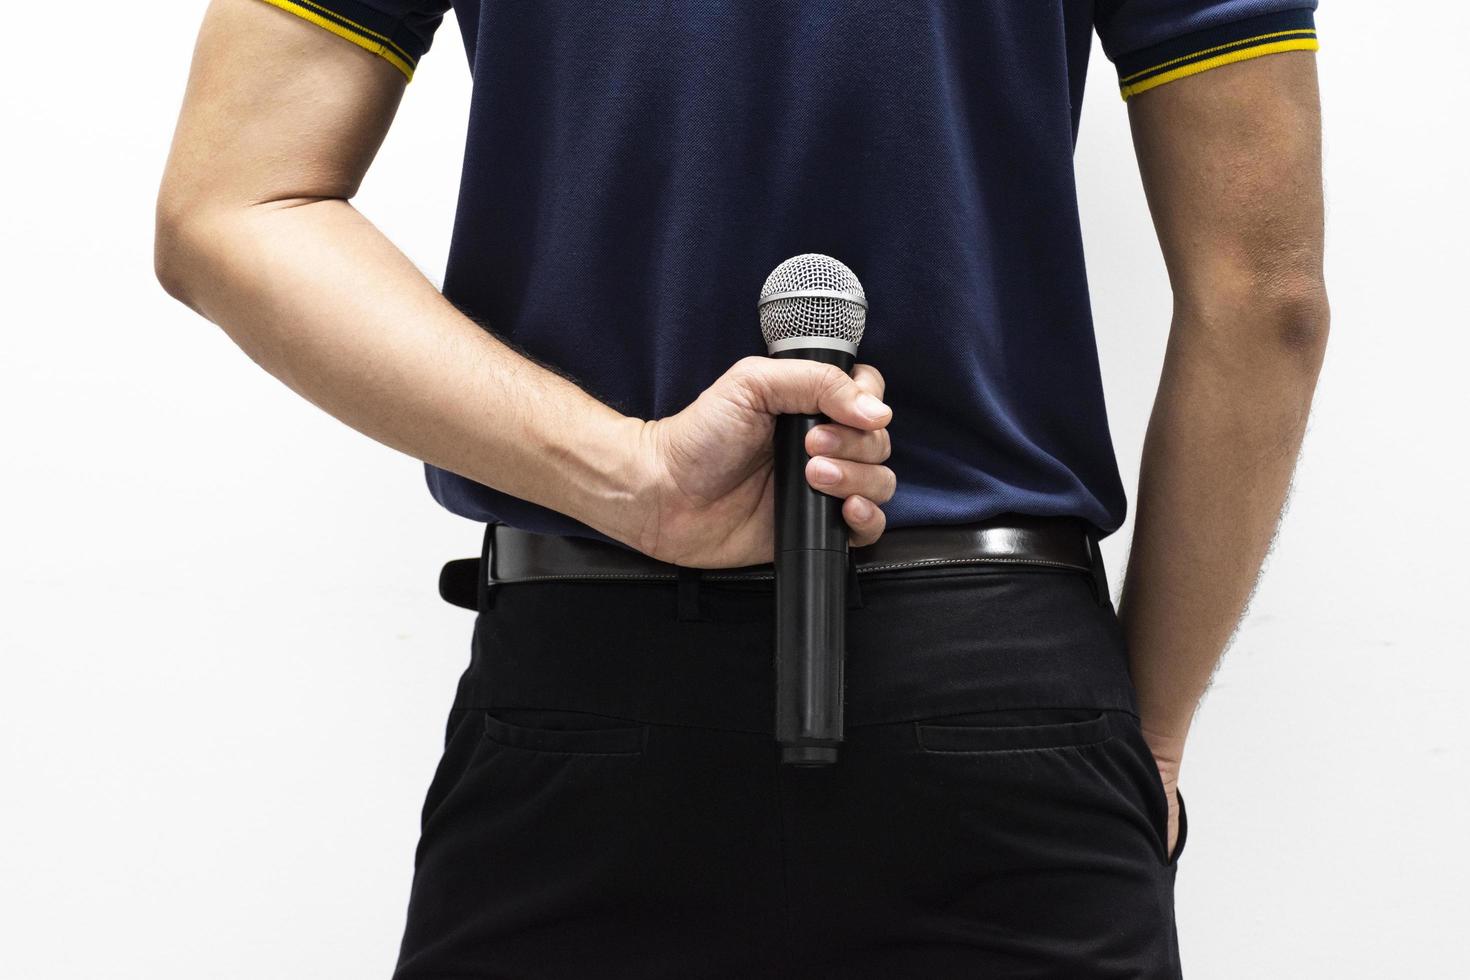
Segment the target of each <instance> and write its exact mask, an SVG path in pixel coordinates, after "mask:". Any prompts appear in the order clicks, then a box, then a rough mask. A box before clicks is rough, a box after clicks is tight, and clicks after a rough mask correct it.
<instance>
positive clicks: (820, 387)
mask: <svg viewBox="0 0 1470 980" xmlns="http://www.w3.org/2000/svg"><path fill="white" fill-rule="evenodd" d="M813 381H814V382H815V384H816V388H817V393H818V394H819V395H835V394H837V393H838V392H840V391H842V389H843V388H845V387H847V386H848V385H850V384H852V378H850V377H848V376H847V374H846V373H845V372H844V371H843V370H842V369H841V368H839V367H837V366H836V365H835V364H819V365H817V370H816V372H815V373H814V374H813Z"/></svg>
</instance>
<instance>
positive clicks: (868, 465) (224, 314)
mask: <svg viewBox="0 0 1470 980" xmlns="http://www.w3.org/2000/svg"><path fill="white" fill-rule="evenodd" d="M403 89H404V77H403V75H402V73H400V72H399V71H398V70H397V69H396V68H394V67H393V66H391V65H390V64H388V63H387V62H386V61H384V60H383V59H381V58H378V57H376V56H374V55H373V54H371V53H369V52H366V51H364V50H362V49H360V48H358V47H356V46H354V45H352V44H348V43H345V42H344V41H342V40H341V39H340V38H337V37H334V36H332V35H331V34H329V33H327V32H326V31H323V30H320V29H318V28H317V27H315V26H313V25H311V24H308V23H306V22H305V21H303V20H300V19H298V18H296V17H293V16H291V15H290V14H287V13H285V12H283V11H281V10H278V9H276V8H275V7H273V6H270V5H268V4H265V3H261V2H259V0H213V2H212V3H211V5H210V7H209V10H208V12H207V14H206V15H205V18H204V24H203V26H202V28H201V30H200V34H199V40H198V45H197V47H196V49H195V53H194V62H193V67H192V69H191V72H190V77H189V84H188V88H187V91H186V94H185V98H184V105H183V110H182V112H181V114H180V118H179V123H178V129H177V132H176V134H175V138H174V144H173V148H172V151H171V153H170V156H169V161H168V165H167V169H166V172H165V174H164V179H163V186H162V188H161V190H160V193H159V200H158V227H157V240H156V266H157V272H158V276H159V279H160V281H161V282H162V283H163V284H164V286H165V288H166V289H168V291H169V292H170V293H171V294H172V295H174V296H175V297H177V298H179V299H180V300H182V301H183V302H185V303H187V304H188V305H189V306H191V307H192V308H193V309H195V310H196V311H198V312H199V313H201V314H202V315H203V316H205V317H206V318H208V319H209V320H212V321H213V322H215V323H216V324H218V325H219V326H220V327H222V328H223V329H224V330H225V331H226V332H227V333H228V334H229V335H230V337H231V338H232V339H233V340H234V341H235V342H236V343H237V344H239V346H240V347H241V348H242V349H244V350H245V352H246V353H247V354H249V355H250V357H251V358H253V359H254V360H255V361H256V362H257V363H258V364H260V365H261V366H262V367H264V368H265V369H266V370H267V371H269V372H270V373H271V374H273V375H274V376H276V377H277V378H279V379H280V380H281V381H283V382H284V383H286V384H287V385H289V386H290V387H291V388H292V389H293V390H295V391H296V392H297V393H299V394H301V395H302V396H304V397H305V398H307V399H309V400H310V401H312V402H313V403H315V404H316V405H318V406H320V407H321V408H323V409H324V410H326V411H327V412H329V413H331V414H332V415H334V416H336V417H337V418H339V419H341V420H342V421H344V422H346V423H348V424H349V425H352V426H353V427H354V428H356V429H358V430H360V431H362V432H364V433H366V434H367V435H369V436H371V437H372V438H374V439H377V440H378V441H380V442H383V443H385V444H387V445H389V446H392V447H394V448H396V449H399V450H401V451H403V452H405V453H408V454H410V455H412V456H414V457H415V458H417V459H421V460H424V461H427V462H429V463H432V464H435V465H437V466H440V467H443V468H445V469H448V470H450V471H453V472H455V473H459V474H462V475H464V476H467V477H469V478H471V479H474V480H477V481H478V482H480V483H483V484H485V485H487V486H490V487H494V488H495V489H498V490H502V491H504V492H507V493H510V494H513V495H515V496H518V497H522V498H524V499H527V500H531V501H534V502H536V503H539V504H543V505H545V506H547V507H550V508H552V509H554V510H558V511H561V512H562V513H565V514H568V515H570V516H572V517H574V518H576V519H578V520H581V521H583V522H584V523H586V524H588V525H589V526H591V527H593V528H596V529H597V530H599V531H602V532H603V533H605V534H608V535H609V536H610V537H613V538H615V539H617V540H620V541H623V542H624V543H627V544H630V545H633V546H634V547H641V548H643V549H644V550H647V551H650V553H653V552H654V551H658V552H660V554H659V555H658V556H659V557H666V558H669V559H670V560H674V559H678V560H682V561H686V562H688V563H690V564H696V563H697V564H705V565H711V564H725V563H729V564H743V563H747V562H755V561H758V560H761V559H762V558H763V557H765V558H768V557H769V555H766V554H762V549H764V550H765V551H767V552H768V551H769V550H770V547H771V544H770V542H771V536H770V535H767V534H764V531H765V528H766V527H767V526H768V525H769V514H768V513H766V511H764V510H762V509H761V504H762V499H763V497H762V493H761V482H762V480H764V479H765V477H766V475H767V474H768V471H769V465H768V460H767V459H766V458H765V457H768V456H769V447H768V443H769V440H768V439H766V440H765V442H764V443H763V442H762V436H763V433H762V431H761V425H762V424H764V422H768V421H769V419H770V418H771V417H772V413H776V412H796V411H815V410H820V411H823V412H825V413H826V414H827V415H829V416H831V417H832V418H834V419H835V420H837V421H838V422H840V423H845V425H837V426H835V428H836V429H837V430H840V431H841V432H843V433H845V434H846V442H845V443H844V446H843V448H841V449H840V450H838V451H834V452H832V453H830V454H829V456H830V457H831V458H832V459H833V461H834V462H835V463H836V464H837V465H838V466H839V467H840V468H841V469H842V470H843V473H844V479H842V480H840V481H839V482H838V483H837V484H836V485H827V486H823V487H819V488H818V489H821V490H823V491H824V492H827V493H830V494H832V495H834V496H836V495H842V496H847V497H851V498H852V499H851V500H849V502H848V509H847V511H846V514H847V516H848V518H849V523H850V524H852V525H853V529H854V533H855V538H856V539H857V540H858V542H859V543H865V542H866V541H870V540H874V539H876V537H877V536H878V534H880V533H881V532H882V527H883V517H882V514H881V512H880V511H878V510H877V508H876V507H870V506H866V505H865V504H864V503H863V501H867V502H870V503H882V502H884V501H886V500H887V499H888V496H889V495H891V493H892V489H891V487H890V486H889V484H891V482H892V474H891V472H889V471H887V468H886V467H881V466H878V465H876V464H877V463H880V462H881V459H880V458H879V453H878V450H879V449H883V453H882V455H886V448H885V447H886V432H885V431H883V429H884V427H885V426H886V425H887V422H888V417H887V411H886V409H885V410H884V413H883V415H882V417H881V418H876V419H875V418H873V417H870V416H868V415H864V414H862V413H860V412H859V411H858V409H857V407H856V406H857V399H858V397H859V396H861V395H862V394H863V393H864V392H865V391H866V392H868V393H870V394H876V395H880V396H881V394H882V379H881V378H880V377H879V376H878V375H877V373H876V372H874V371H871V370H868V371H866V372H860V376H859V378H858V380H857V381H853V380H851V379H848V378H846V377H845V376H842V375H841V372H840V371H836V370H835V369H831V370H830V371H828V370H823V369H822V368H821V367H819V366H812V365H806V366H793V365H794V362H789V361H788V362H775V361H772V360H770V359H767V358H754V359H750V362H749V363H745V364H742V365H739V366H737V367H738V369H732V372H731V374H730V375H729V376H728V377H727V378H726V379H722V385H721V386H718V391H716V388H715V387H712V388H711V391H712V392H715V395H714V396H711V397H709V398H705V399H704V400H703V402H702V403H701V404H700V408H699V410H698V411H693V412H691V411H686V412H683V413H680V414H679V415H678V416H670V417H669V419H666V420H659V421H660V422H661V423H662V424H660V425H659V426H657V427H655V426H653V424H652V423H651V422H648V421H646V420H641V419H635V418H628V417H625V416H623V415H621V414H620V413H618V412H617V411H615V410H613V409H612V408H610V407H608V406H606V405H604V404H602V403H601V402H599V401H597V400H596V399H594V398H593V397H591V396H590V395H588V394H587V393H586V392H584V391H582V390H581V389H580V388H578V387H577V386H576V385H575V384H574V383H572V382H571V381H569V380H567V379H566V378H564V377H562V376H561V375H559V374H557V373H556V372H554V371H551V370H548V369H546V368H543V367H541V366H540V365H538V364H536V363H534V362H533V361H531V360H530V359H528V358H526V357H523V356H522V355H521V354H519V353H518V352H516V351H515V350H513V349H511V348H510V347H508V346H507V345H506V344H503V343H501V342H500V341H498V340H497V339H495V337H494V336H493V335H492V334H490V333H488V332H487V331H485V330H484V329H482V328H481V327H480V326H479V325H477V324H476V323H474V322H473V321H471V320H470V319H469V318H467V317H466V316H464V315H463V314H462V313H460V312H459V310H458V309H456V308H455V307H454V305H453V304H451V303H450V302H449V301H448V300H446V299H445V298H444V297H443V296H442V295H440V293H439V291H438V290H437V289H436V288H435V287H434V285H433V284H432V283H431V282H429V280H428V279H426V278H425V277H424V276H423V275H422V274H421V273H420V272H419V271H418V269H416V268H415V267H414V266H413V264H412V263H410V262H409V261H408V259H407V258H405V257H404V255H403V254H402V253H401V252H399V251H398V249H397V248H395V247H394V246H393V244H392V243H391V242H389V241H388V240H387V239H386V238H385V237H384V236H383V235H382V233H381V232H379V231H378V229H377V228H375V227H374V226H373V225H372V224H371V222H369V221H368V220H367V219H366V218H364V217H363V216H362V214H360V213H359V212H358V211H357V210H356V209H355V208H354V207H353V206H352V205H351V204H350V203H348V199H349V198H351V197H352V196H353V194H355V193H356V191H357V188H358V185H359V183H360V182H361V180H362V177H363V175H364V173H365V172H366V170H367V167H368V165H369V164H370V163H371V161H372V158H373V156H374V154H375V153H376V152H377V149H378V147H379V145H380V144H381V142H382V140H383V138H384V135H385V134H386V132H387V130H388V126H389V124H390V122H391V121H392V118H393V115H394V112H395V110H396V108H397V105H398V102H399V99H400V97H401V95H402V93H403ZM492 326H493V325H492ZM834 372H835V374H836V375H838V377H833V376H832V374H833V373H834ZM732 403H733V404H732ZM803 406H805V407H803ZM818 406H821V407H820V408H819V407H818ZM732 428H736V429H739V433H732V432H731V431H730V430H731V429H732ZM854 430H859V431H854ZM863 433H865V435H864V434H863ZM741 437H743V439H742V438H741ZM670 446H676V447H678V449H679V450H680V452H681V453H682V454H683V455H682V456H681V458H680V460H678V461H676V462H671V461H669V460H668V459H666V458H664V456H665V455H666V453H667V449H668V447H670ZM742 450H743V451H745V456H746V457H748V458H742V457H741V456H740V453H741V451H742ZM762 453H764V454H765V456H762ZM710 457H718V458H717V459H714V460H713V461H712V459H711V458H710ZM855 461H856V462H855ZM680 466H683V467H686V468H687V469H689V470H690V471H692V472H694V473H697V474H698V475H699V476H700V478H701V479H702V480H703V483H702V484H701V488H702V489H703V490H704V491H705V492H704V493H702V494H701V495H697V496H696V495H691V494H688V493H684V492H682V491H681V490H680V487H681V486H688V485H690V483H691V477H690V475H689V473H686V472H681V471H680V469H679V467H680ZM725 470H728V471H729V472H730V474H731V475H730V479H729V481H727V482H721V480H720V479H718V478H719V477H722V476H723V475H724V473H725ZM737 477H738V479H737ZM767 503H768V502H767Z"/></svg>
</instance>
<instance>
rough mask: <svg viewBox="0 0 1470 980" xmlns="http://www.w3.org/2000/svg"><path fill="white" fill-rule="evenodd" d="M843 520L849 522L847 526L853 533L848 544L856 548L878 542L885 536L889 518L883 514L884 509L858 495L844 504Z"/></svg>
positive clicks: (849, 498) (849, 536)
mask: <svg viewBox="0 0 1470 980" xmlns="http://www.w3.org/2000/svg"><path fill="white" fill-rule="evenodd" d="M842 519H843V520H845V521H847V526H848V527H849V528H850V529H851V531H852V533H851V534H850V535H848V543H849V544H851V545H852V547H854V548H861V547H864V546H865V545H870V544H872V543H873V542H874V541H877V540H878V539H879V538H880V537H882V536H883V529H884V528H885V527H887V526H888V517H887V515H886V514H884V513H883V508H881V507H878V506H877V505H875V504H874V503H873V502H872V501H871V500H867V499H864V498H863V497H859V496H856V495H854V496H851V497H848V498H847V499H846V500H844V501H843V502H842Z"/></svg>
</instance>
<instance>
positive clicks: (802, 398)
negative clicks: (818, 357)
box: [733, 356, 893, 429]
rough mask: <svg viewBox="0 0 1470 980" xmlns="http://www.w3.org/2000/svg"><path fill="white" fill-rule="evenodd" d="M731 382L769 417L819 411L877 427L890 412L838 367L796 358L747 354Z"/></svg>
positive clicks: (850, 422) (838, 419) (836, 418)
mask: <svg viewBox="0 0 1470 980" xmlns="http://www.w3.org/2000/svg"><path fill="white" fill-rule="evenodd" d="M733 373H734V375H735V378H734V380H735V381H736V382H737V383H738V384H740V385H741V386H742V388H744V390H745V391H746V392H747V393H748V394H749V396H750V398H751V400H752V402H753V403H754V405H755V407H756V408H758V409H759V410H760V411H762V412H765V413H767V414H770V415H825V416H827V417H828V418H830V419H831V420H832V421H834V422H840V423H842V424H843V425H850V426H852V427H854V428H858V429H881V428H883V427H884V426H885V425H887V424H888V422H889V419H890V418H891V417H892V415H893V409H891V408H889V407H888V406H887V405H886V404H884V403H883V402H882V401H881V400H879V399H878V398H877V397H876V396H874V395H872V394H870V393H868V392H867V391H865V390H864V389H863V387H862V386H861V385H859V384H858V383H857V382H856V381H854V380H853V379H852V378H851V377H850V376H849V375H848V374H847V373H846V372H844V371H843V370H842V369H841V368H839V367H836V366H835V365H832V364H822V363H820V362H818V361H804V360H800V359H796V358H791V359H787V358H779V359H778V358H773V357H756V356H752V357H747V358H744V359H742V360H741V361H739V362H738V363H737V364H736V365H735V368H734V369H733Z"/></svg>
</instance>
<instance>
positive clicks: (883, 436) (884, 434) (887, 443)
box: [874, 429, 893, 463]
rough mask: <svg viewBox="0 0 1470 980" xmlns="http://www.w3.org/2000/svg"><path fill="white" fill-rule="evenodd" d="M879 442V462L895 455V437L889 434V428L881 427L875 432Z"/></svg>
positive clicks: (884, 461) (883, 461)
mask: <svg viewBox="0 0 1470 980" xmlns="http://www.w3.org/2000/svg"><path fill="white" fill-rule="evenodd" d="M874 437H875V438H876V441H877V443H878V460H877V461H878V462H880V463H886V462H887V461H888V458H889V457H890V456H892V455H893V437H892V436H890V435H889V434H888V430H887V429H879V430H878V431H877V432H875V433H874Z"/></svg>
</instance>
